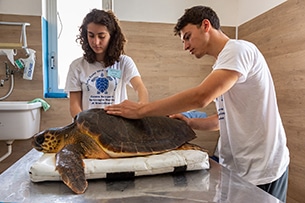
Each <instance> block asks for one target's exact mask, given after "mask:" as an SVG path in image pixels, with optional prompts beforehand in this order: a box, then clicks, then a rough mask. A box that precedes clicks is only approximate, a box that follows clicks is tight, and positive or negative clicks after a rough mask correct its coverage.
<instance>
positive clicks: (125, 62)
mask: <svg viewBox="0 0 305 203" xmlns="http://www.w3.org/2000/svg"><path fill="white" fill-rule="evenodd" d="M79 31H80V34H79V35H78V36H77V41H79V42H80V44H81V45H82V49H83V50H84V55H83V57H80V58H78V59H76V60H74V61H73V62H72V63H71V65H70V68H69V72H68V75H67V82H66V87H65V91H66V92H69V97H70V114H71V116H72V117H75V115H76V114H78V113H79V112H81V111H83V110H86V109H91V108H104V107H105V106H108V105H110V104H118V103H120V102H122V101H123V100H125V99H127V89H126V85H127V84H128V85H131V86H132V88H133V89H134V90H135V91H136V92H137V95H138V102H139V103H147V102H148V92H147V89H146V87H145V85H144V83H143V81H142V79H141V77H140V74H139V71H138V69H137V67H136V65H135V63H134V61H133V60H132V59H131V58H130V57H129V56H127V55H124V44H125V42H126V39H125V37H124V35H123V33H122V31H121V28H120V26H119V23H118V20H117V18H116V16H115V15H114V14H113V12H111V11H104V10H98V9H93V10H92V11H91V12H90V13H88V14H87V15H86V17H85V18H84V20H83V23H82V25H81V27H80V28H79Z"/></svg>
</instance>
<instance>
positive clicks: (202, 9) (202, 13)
mask: <svg viewBox="0 0 305 203" xmlns="http://www.w3.org/2000/svg"><path fill="white" fill-rule="evenodd" d="M204 19H207V20H209V21H210V23H211V25H212V27H213V28H215V29H217V30H220V23H219V18H218V16H217V14H216V12H215V11H214V10H213V9H211V8H210V7H206V6H194V7H192V8H188V9H185V12H184V14H183V16H182V17H180V18H179V19H178V22H177V24H176V25H175V27H174V33H175V35H180V31H181V30H182V29H183V28H184V27H185V26H186V25H187V24H189V23H190V24H193V25H197V26H201V23H202V21H203V20H204Z"/></svg>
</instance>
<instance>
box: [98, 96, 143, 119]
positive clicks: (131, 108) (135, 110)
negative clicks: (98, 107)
mask: <svg viewBox="0 0 305 203" xmlns="http://www.w3.org/2000/svg"><path fill="white" fill-rule="evenodd" d="M143 105H144V104H139V103H136V102H132V101H129V100H125V101H123V102H122V103H120V104H114V105H111V106H107V107H105V108H104V109H105V111H106V112H107V113H108V114H111V115H116V116H122V117H125V118H131V119H138V118H142V117H143V115H141V113H140V109H141V107H142V106H143Z"/></svg>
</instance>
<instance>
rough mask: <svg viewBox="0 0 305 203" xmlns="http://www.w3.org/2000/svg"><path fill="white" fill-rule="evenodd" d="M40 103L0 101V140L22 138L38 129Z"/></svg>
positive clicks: (27, 136)
mask: <svg viewBox="0 0 305 203" xmlns="http://www.w3.org/2000/svg"><path fill="white" fill-rule="evenodd" d="M40 117H41V103H40V102H37V103H28V102H27V101H7V102H6V101H5V102H3V101H1V102H0V140H24V139H29V138H31V137H32V136H33V135H34V134H36V133H37V132H39V130H40Z"/></svg>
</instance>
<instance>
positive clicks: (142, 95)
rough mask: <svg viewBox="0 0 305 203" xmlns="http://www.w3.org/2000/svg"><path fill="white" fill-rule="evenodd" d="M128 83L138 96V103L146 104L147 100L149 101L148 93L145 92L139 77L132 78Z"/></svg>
mask: <svg viewBox="0 0 305 203" xmlns="http://www.w3.org/2000/svg"><path fill="white" fill-rule="evenodd" d="M130 83H131V85H132V87H133V89H134V90H135V91H136V92H137V94H138V103H140V104H145V103H148V100H149V99H148V91H147V89H146V87H145V85H144V83H143V81H142V79H141V77H140V76H136V77H133V78H132V79H131V80H130Z"/></svg>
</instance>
